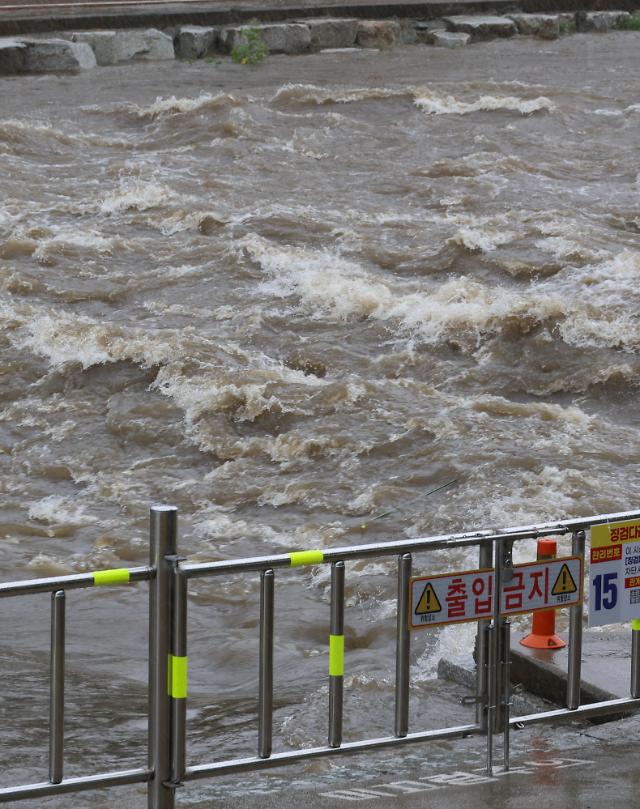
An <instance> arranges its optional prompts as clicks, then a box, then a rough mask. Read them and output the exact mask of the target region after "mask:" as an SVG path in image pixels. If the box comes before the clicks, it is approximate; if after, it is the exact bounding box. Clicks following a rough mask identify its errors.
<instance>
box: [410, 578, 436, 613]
mask: <svg viewBox="0 0 640 809" xmlns="http://www.w3.org/2000/svg"><path fill="white" fill-rule="evenodd" d="M430 612H434V613H435V612H442V604H440V602H439V601H438V596H437V595H436V591H435V590H434V589H433V584H431V582H429V584H427V585H426V587H425V588H424V590H423V591H422V595H421V596H420V601H418V606H417V607H416V615H428V614H429V613H430Z"/></svg>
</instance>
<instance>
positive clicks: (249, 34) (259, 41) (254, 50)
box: [231, 28, 269, 65]
mask: <svg viewBox="0 0 640 809" xmlns="http://www.w3.org/2000/svg"><path fill="white" fill-rule="evenodd" d="M243 39H245V40H246V41H245V42H243V43H240V44H238V45H236V46H235V47H234V48H233V50H232V51H231V58H232V60H233V61H234V62H236V63H237V64H239V65H258V64H260V62H262V61H263V60H264V59H265V58H266V57H267V56H268V55H269V48H268V47H267V45H266V43H265V41H264V39H263V38H262V33H261V31H260V29H259V28H247V29H246V31H243Z"/></svg>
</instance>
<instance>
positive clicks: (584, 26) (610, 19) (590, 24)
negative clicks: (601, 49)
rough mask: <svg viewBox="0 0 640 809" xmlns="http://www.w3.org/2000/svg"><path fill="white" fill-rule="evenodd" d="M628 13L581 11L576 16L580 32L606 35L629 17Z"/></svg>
mask: <svg viewBox="0 0 640 809" xmlns="http://www.w3.org/2000/svg"><path fill="white" fill-rule="evenodd" d="M629 16H630V14H629V12H628V11H588V12H584V11H579V12H578V13H577V14H576V23H577V26H578V31H596V32H597V33H601V34H605V33H606V32H607V31H610V30H611V29H612V28H617V27H618V26H619V25H620V23H621V22H622V21H623V20H625V19H626V18H627V17H629Z"/></svg>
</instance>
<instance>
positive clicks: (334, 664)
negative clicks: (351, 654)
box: [329, 635, 344, 677]
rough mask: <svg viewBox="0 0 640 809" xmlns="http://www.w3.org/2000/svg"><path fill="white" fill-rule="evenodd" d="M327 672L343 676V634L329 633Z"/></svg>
mask: <svg viewBox="0 0 640 809" xmlns="http://www.w3.org/2000/svg"><path fill="white" fill-rule="evenodd" d="M329 674H330V675H331V677H344V635H329Z"/></svg>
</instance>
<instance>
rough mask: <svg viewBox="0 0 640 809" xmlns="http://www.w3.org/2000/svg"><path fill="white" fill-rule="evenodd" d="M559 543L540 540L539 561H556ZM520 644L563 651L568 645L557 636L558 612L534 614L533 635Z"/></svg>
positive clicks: (543, 611) (549, 611)
mask: <svg viewBox="0 0 640 809" xmlns="http://www.w3.org/2000/svg"><path fill="white" fill-rule="evenodd" d="M557 550H558V543H557V542H556V541H555V539H539V540H538V553H537V558H538V561H539V562H541V561H544V560H545V559H555V558H556V552H557ZM520 643H521V644H522V645H523V646H528V647H529V648H530V649H562V647H563V646H566V645H567V644H566V643H565V642H564V641H563V640H562V638H560V637H558V635H556V611H555V610H538V611H537V612H534V613H533V624H532V626H531V634H529V635H527V636H526V637H525V638H522V640H521V641H520Z"/></svg>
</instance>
